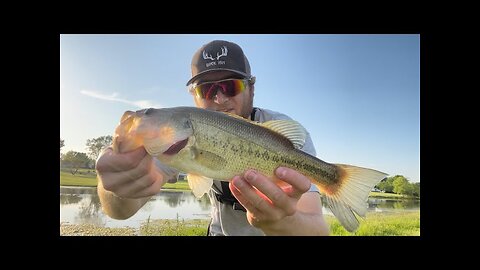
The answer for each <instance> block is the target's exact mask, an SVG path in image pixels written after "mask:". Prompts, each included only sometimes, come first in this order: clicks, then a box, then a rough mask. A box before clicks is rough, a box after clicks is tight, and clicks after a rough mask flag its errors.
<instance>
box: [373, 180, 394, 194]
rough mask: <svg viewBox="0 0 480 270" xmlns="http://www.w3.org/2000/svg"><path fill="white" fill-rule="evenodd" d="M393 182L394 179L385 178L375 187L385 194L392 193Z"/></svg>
mask: <svg viewBox="0 0 480 270" xmlns="http://www.w3.org/2000/svg"><path fill="white" fill-rule="evenodd" d="M393 180H394V177H387V178H385V179H383V180H382V181H381V182H380V183H378V184H377V185H376V187H377V188H378V189H380V190H383V191H385V192H387V193H392V192H393Z"/></svg>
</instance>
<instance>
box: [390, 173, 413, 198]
mask: <svg viewBox="0 0 480 270" xmlns="http://www.w3.org/2000/svg"><path fill="white" fill-rule="evenodd" d="M394 178H395V179H394V180H393V192H394V193H397V194H403V195H406V194H407V191H408V187H407V186H408V184H409V183H408V180H407V179H406V178H405V177H403V176H402V175H396V176H395V177H394Z"/></svg>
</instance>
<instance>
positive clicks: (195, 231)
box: [139, 217, 210, 236]
mask: <svg viewBox="0 0 480 270" xmlns="http://www.w3.org/2000/svg"><path fill="white" fill-rule="evenodd" d="M209 222H210V220H208V219H190V220H186V221H185V220H183V219H182V220H180V219H178V217H177V219H163V220H161V219H160V220H154V221H150V219H148V220H147V221H146V222H145V223H143V224H142V225H141V226H140V232H139V234H140V235H144V236H206V235H207V227H208V223H209Z"/></svg>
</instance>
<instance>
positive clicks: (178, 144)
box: [163, 139, 188, 155]
mask: <svg viewBox="0 0 480 270" xmlns="http://www.w3.org/2000/svg"><path fill="white" fill-rule="evenodd" d="M187 142H188V139H185V140H182V141H178V142H176V143H174V144H173V145H172V146H170V147H169V148H168V149H167V151H165V152H163V153H164V154H165V155H175V154H176V153H178V152H180V150H182V149H183V148H184V147H185V146H186V145H187Z"/></svg>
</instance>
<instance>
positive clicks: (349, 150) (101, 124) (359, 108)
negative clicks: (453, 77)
mask: <svg viewBox="0 0 480 270" xmlns="http://www.w3.org/2000/svg"><path fill="white" fill-rule="evenodd" d="M214 39H224V40H228V41H232V42H235V43H237V44H239V45H240V46H241V47H242V49H243V50H244V53H245V54H246V56H247V57H248V59H249V62H250V65H251V69H252V74H253V75H255V76H256V77H257V82H256V84H255V100H254V106H257V107H262V108H267V109H271V110H274V111H279V112H282V113H285V114H287V115H289V116H290V117H291V118H293V119H295V120H297V121H299V122H300V123H301V124H302V125H303V126H305V128H307V130H308V131H309V132H310V135H311V137H312V140H313V143H314V145H315V148H316V150H317V157H318V158H320V159H322V160H324V161H327V162H332V163H345V164H352V165H357V166H362V167H369V168H373V169H377V170H380V171H383V172H386V173H388V174H389V175H390V176H393V175H396V174H400V175H404V176H405V177H407V178H408V179H409V180H410V181H411V182H418V181H420V36H419V35H417V34H411V35H405V34H402V35H358V34H356V35H344V34H342V35H317V34H307V35H299V34H296V35H293V34H289V35H278V34H272V35H264V34H248V35H247V34H241V35H238V34H236V35H200V34H195V35H188V34H174V35H163V34H161V35H153V34H149V35H140V34H132V35H125V34H122V35H100V34H96V35H61V36H60V138H62V139H63V140H65V146H64V147H63V149H62V152H63V153H65V152H67V151H70V150H74V151H78V152H87V150H86V146H85V144H86V141H87V139H92V138H96V137H100V136H105V135H112V134H113V131H114V129H115V127H116V125H117V124H118V122H119V120H120V117H121V116H122V114H123V112H124V111H126V110H138V109H141V108H145V107H175V106H195V105H194V103H193V97H192V96H191V95H190V94H189V93H188V92H187V88H186V86H185V83H186V82H187V81H188V79H189V78H190V75H191V73H190V63H191V57H192V56H193V54H194V53H195V51H196V50H197V49H198V48H200V47H201V46H202V45H203V44H205V43H207V42H209V41H211V40H214Z"/></svg>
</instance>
